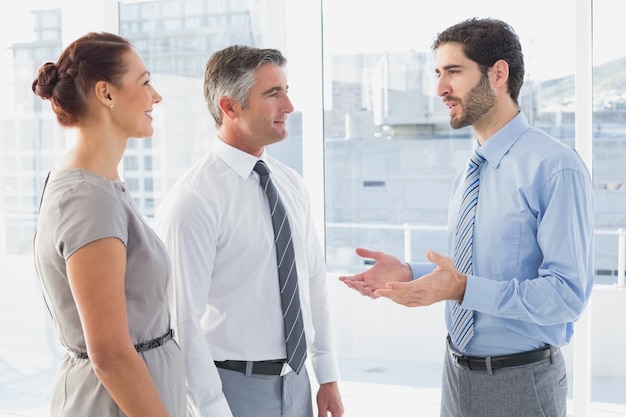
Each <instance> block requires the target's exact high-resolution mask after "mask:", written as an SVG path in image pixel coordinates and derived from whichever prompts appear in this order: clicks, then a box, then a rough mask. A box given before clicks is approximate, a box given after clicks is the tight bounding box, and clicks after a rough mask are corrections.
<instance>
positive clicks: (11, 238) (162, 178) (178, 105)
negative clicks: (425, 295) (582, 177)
mask: <svg viewBox="0 0 626 417" xmlns="http://www.w3.org/2000/svg"><path fill="white" fill-rule="evenodd" d="M95 3H98V4H99V3H107V4H109V5H110V4H111V2H110V0H101V1H99V2H95V1H93V2H92V1H91V0H90V6H83V5H82V4H81V5H80V7H83V9H85V8H89V7H93V8H94V10H97V9H96V5H95ZM254 5H255V2H251V1H248V0H236V1H225V0H180V1H171V0H158V1H142V2H137V1H124V2H120V4H119V9H118V10H119V22H116V21H115V17H116V16H115V14H111V15H110V19H109V20H108V21H107V17H109V16H108V15H105V16H101V15H97V14H98V13H91V14H90V13H87V14H82V15H80V16H78V15H77V12H76V10H77V8H78V9H80V7H78V3H76V2H74V1H68V0H65V1H63V0H59V1H52V0H39V1H23V2H18V3H16V4H12V5H11V7H8V8H7V7H5V8H3V10H2V13H0V31H1V32H0V35H1V36H0V62H1V65H0V71H1V74H0V75H1V76H0V94H1V96H2V97H3V100H2V101H1V102H0V127H1V128H0V145H1V146H0V187H1V194H0V195H1V198H0V268H1V269H2V271H3V273H2V274H0V328H2V331H3V334H2V337H1V338H0V375H2V377H1V378H0V415H3V413H5V412H6V413H12V414H11V415H23V416H47V415H49V412H48V401H49V397H50V388H51V386H52V378H53V376H54V373H55V371H56V368H57V366H58V361H59V359H60V357H61V349H60V348H59V346H58V344H57V342H56V339H55V336H54V334H53V332H52V328H51V320H50V317H49V314H48V312H47V311H46V310H45V307H44V303H43V300H42V297H41V294H40V291H39V287H38V280H37V277H36V273H35V271H34V269H33V260H32V241H33V233H34V230H35V221H36V214H37V208H38V203H39V196H40V194H41V189H42V184H43V180H44V179H45V176H46V173H47V172H48V171H49V170H50V169H52V168H53V167H54V166H55V165H56V164H57V162H58V161H59V160H60V158H61V157H62V156H63V155H64V154H65V152H66V150H67V148H68V144H69V143H71V133H69V134H68V133H67V132H66V131H65V130H63V129H61V128H60V127H59V126H58V124H57V122H56V119H55V117H54V115H53V114H52V112H51V111H50V108H49V104H48V103H46V102H43V101H42V100H40V99H39V98H38V97H35V96H34V94H33V93H32V92H31V90H30V87H31V84H32V81H33V79H34V78H35V75H36V70H37V69H38V68H39V66H41V65H42V64H43V63H44V62H46V61H56V59H57V58H58V56H59V54H60V53H61V51H62V48H63V47H64V45H65V44H66V43H67V42H68V39H67V38H72V40H73V38H75V37H77V36H80V35H82V34H83V33H84V32H83V29H80V28H87V29H85V30H84V31H88V30H101V29H100V28H101V27H103V26H104V27H113V28H115V27H117V26H118V23H119V31H120V34H121V35H123V36H125V37H127V38H128V39H130V40H131V42H133V43H134V45H135V46H136V47H137V49H138V50H139V51H140V53H141V54H142V55H143V57H144V58H145V60H146V64H147V66H148V69H149V70H150V71H151V73H152V80H151V81H152V84H153V85H154V86H155V87H156V89H157V90H158V91H159V93H160V94H161V95H162V96H163V97H164V100H163V103H161V104H159V105H158V106H155V109H154V113H153V117H154V131H155V134H154V137H153V138H150V139H132V140H130V141H129V143H128V149H127V152H126V154H125V156H124V161H123V165H124V167H123V175H124V180H125V181H126V183H127V184H128V186H129V189H131V190H132V191H133V197H134V198H135V201H136V204H137V206H138V207H139V208H140V209H141V210H142V212H143V214H144V215H145V216H146V217H147V218H148V220H150V218H151V217H152V216H153V214H154V211H155V209H156V207H158V203H159V201H160V199H161V197H162V195H163V194H164V192H165V191H166V190H167V189H168V188H169V186H170V185H171V184H172V183H173V181H174V180H176V179H177V178H178V176H179V175H180V174H182V172H183V171H184V170H185V169H187V168H188V167H189V166H190V165H191V164H192V163H193V162H195V160H196V159H197V158H199V157H200V156H201V155H202V154H203V153H204V152H205V151H206V150H207V149H208V148H209V146H210V145H211V143H212V141H213V139H214V135H215V129H214V126H213V121H212V119H211V117H210V114H209V112H208V109H207V107H206V104H205V103H204V97H203V89H202V81H203V75H204V65H205V63H206V61H207V59H208V57H209V55H210V54H211V53H212V52H214V51H216V50H217V49H220V48H222V47H225V46H227V45H230V44H235V43H238V44H248V45H252V46H258V47H272V48H278V49H282V50H284V49H285V48H286V34H285V33H284V31H283V30H281V28H282V27H283V26H284V20H286V17H285V16H284V15H282V14H281V15H280V16H279V17H277V16H278V15H277V14H276V13H266V12H265V11H264V8H259V7H254V8H252V6H254ZM264 5H265V6H266V7H267V9H268V10H281V9H284V8H285V4H284V1H278V0H268V1H265V2H264ZM78 14H80V13H78ZM90 19H95V20H96V21H97V22H96V23H93V24H91V23H88V21H89V20H90ZM75 20H79V21H80V22H78V24H76V23H77V22H75ZM72 23H74V25H72ZM296 25H297V23H296ZM76 26H78V28H77V27H76ZM299 27H300V28H302V27H303V25H299ZM79 32H80V33H79ZM286 55H287V57H288V59H289V60H290V62H295V63H297V62H298V57H297V56H296V55H295V54H294V55H293V56H289V53H286ZM291 87H292V88H294V89H297V88H296V87H297V86H294V85H293V84H292V85H291ZM301 122H302V112H301V111H300V110H297V111H296V112H294V114H292V117H290V119H289V126H288V130H289V133H290V135H289V139H288V140H287V141H284V142H282V143H280V144H275V145H272V147H271V148H270V149H269V152H270V153H272V154H273V155H274V156H275V157H277V158H279V159H281V160H283V161H284V162H285V163H287V164H288V165H290V166H292V167H293V168H295V169H296V170H298V171H300V172H301V171H302V156H301V154H302V128H301Z"/></svg>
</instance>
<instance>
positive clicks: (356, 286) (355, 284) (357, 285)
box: [339, 278, 378, 298]
mask: <svg viewBox="0 0 626 417" xmlns="http://www.w3.org/2000/svg"><path fill="white" fill-rule="evenodd" d="M339 279H340V280H341V281H343V283H344V284H346V286H347V287H348V288H351V289H353V290H355V291H357V292H358V293H359V294H361V295H363V296H366V297H370V298H378V296H377V295H375V294H374V290H372V288H371V287H369V286H367V285H366V284H365V283H364V282H363V281H353V280H351V279H341V278H339Z"/></svg>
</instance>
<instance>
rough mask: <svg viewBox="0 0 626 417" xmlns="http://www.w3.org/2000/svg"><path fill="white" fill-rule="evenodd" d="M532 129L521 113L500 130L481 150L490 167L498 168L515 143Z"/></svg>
mask: <svg viewBox="0 0 626 417" xmlns="http://www.w3.org/2000/svg"><path fill="white" fill-rule="evenodd" d="M529 128H530V125H529V124H528V121H527V120H526V116H524V113H522V112H521V111H520V112H519V113H517V115H516V116H515V117H514V118H513V119H512V120H511V121H510V122H509V123H507V124H506V125H504V127H502V129H500V130H498V131H497V132H496V133H495V134H494V135H493V136H491V137H490V138H489V140H487V141H486V142H485V143H484V144H483V146H481V147H480V148H479V152H480V153H481V154H482V155H483V156H484V157H485V159H486V160H487V161H488V162H489V165H491V166H493V167H494V168H497V167H498V166H499V165H500V161H501V160H502V158H504V155H506V154H507V153H508V152H509V149H511V148H512V147H513V145H514V144H515V142H517V141H518V139H519V138H520V137H521V136H522V134H523V133H524V132H526V131H527V130H528V129H529Z"/></svg>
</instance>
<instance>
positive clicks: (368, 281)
mask: <svg viewBox="0 0 626 417" xmlns="http://www.w3.org/2000/svg"><path fill="white" fill-rule="evenodd" d="M356 253H357V255H359V256H360V257H362V258H370V259H373V260H374V261H375V263H374V266H372V267H371V268H370V269H368V270H367V271H364V272H361V273H358V274H356V275H351V276H345V275H344V276H341V277H339V279H340V280H341V281H342V282H343V283H344V284H346V286H348V287H349V288H352V289H353V290H356V291H358V292H359V293H361V294H362V295H365V296H368V297H372V298H377V297H378V295H376V294H375V291H376V290H378V289H380V288H384V287H385V285H386V284H388V283H390V282H407V281H411V279H412V278H413V276H412V272H411V268H409V266H408V265H407V264H406V263H405V262H402V261H400V260H399V259H398V258H396V257H395V256H393V255H390V254H388V253H384V252H379V251H372V250H369V249H364V248H357V250H356Z"/></svg>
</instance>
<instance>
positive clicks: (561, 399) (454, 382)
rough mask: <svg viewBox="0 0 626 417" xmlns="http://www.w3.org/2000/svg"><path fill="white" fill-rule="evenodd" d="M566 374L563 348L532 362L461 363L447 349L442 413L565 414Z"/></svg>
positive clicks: (449, 416) (485, 416) (468, 416)
mask: <svg viewBox="0 0 626 417" xmlns="http://www.w3.org/2000/svg"><path fill="white" fill-rule="evenodd" d="M566 405H567V376H566V370H565V361H564V360H563V355H562V353H561V351H560V350H559V349H557V348H553V349H552V356H551V357H550V358H547V359H544V360H542V361H540V362H536V363H533V364H530V365H522V366H515V367H510V368H500V369H495V370H493V371H491V373H490V372H488V371H486V370H469V369H464V368H461V367H459V366H458V365H457V364H456V363H454V362H453V361H452V360H451V359H450V355H449V354H448V352H447V351H446V358H445V359H444V371H443V382H442V390H441V417H566V415H567V406H566Z"/></svg>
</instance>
